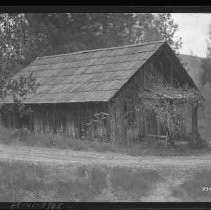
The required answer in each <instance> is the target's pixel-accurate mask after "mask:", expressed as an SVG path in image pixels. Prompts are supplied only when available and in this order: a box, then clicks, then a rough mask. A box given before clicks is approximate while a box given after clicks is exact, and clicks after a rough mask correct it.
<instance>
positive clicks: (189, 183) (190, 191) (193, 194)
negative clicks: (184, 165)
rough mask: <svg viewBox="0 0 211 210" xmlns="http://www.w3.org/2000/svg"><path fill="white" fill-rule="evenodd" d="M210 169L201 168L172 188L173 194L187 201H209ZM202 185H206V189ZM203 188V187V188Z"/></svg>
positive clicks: (210, 186)
mask: <svg viewBox="0 0 211 210" xmlns="http://www.w3.org/2000/svg"><path fill="white" fill-rule="evenodd" d="M210 180H211V171H210V170H202V171H199V172H195V173H194V174H193V176H192V177H191V178H189V179H187V180H186V181H185V182H184V183H182V184H181V185H180V186H179V187H178V188H176V189H173V191H172V192H173V195H174V196H175V197H179V198H181V199H182V200H183V201H189V202H193V201H196V202H210V199H211V181H210ZM204 187H208V188H207V189H206V188H204ZM203 188H204V189H203Z"/></svg>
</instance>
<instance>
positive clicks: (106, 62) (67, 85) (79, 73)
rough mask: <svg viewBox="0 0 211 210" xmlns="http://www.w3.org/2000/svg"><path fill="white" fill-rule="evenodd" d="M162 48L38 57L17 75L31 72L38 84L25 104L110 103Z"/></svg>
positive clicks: (148, 46) (141, 46) (143, 46)
mask: <svg viewBox="0 0 211 210" xmlns="http://www.w3.org/2000/svg"><path fill="white" fill-rule="evenodd" d="M163 44H164V41H160V42H152V43H143V44H138V45H129V46H122V47H113V48H104V49H97V50H90V51H81V52H75V53H68V54H60V55H52V56H44V57H38V58H37V59H36V60H35V61H34V62H32V63H31V64H30V65H29V66H27V67H26V68H25V69H23V70H22V71H21V72H20V73H19V74H23V73H27V72H33V75H34V77H36V78H37V82H39V83H40V86H39V87H38V89H37V91H36V93H34V94H30V95H28V96H27V98H26V100H25V101H24V103H72V102H91V101H93V102H100V101H109V100H110V99H111V98H112V97H113V96H114V95H115V94H116V93H117V91H118V90H120V88H121V87H122V86H123V85H124V84H125V83H126V82H127V81H128V80H129V79H130V78H131V76H132V75H133V74H134V73H135V72H136V71H137V70H138V69H140V68H141V67H142V66H143V64H144V63H145V62H146V61H147V60H148V59H149V58H150V57H151V56H152V55H153V54H154V53H155V52H156V51H157V50H158V49H159V48H160V47H161V45H163ZM19 74H18V75H16V76H15V77H18V76H19Z"/></svg>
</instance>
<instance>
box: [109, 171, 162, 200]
mask: <svg viewBox="0 0 211 210" xmlns="http://www.w3.org/2000/svg"><path fill="white" fill-rule="evenodd" d="M162 180H163V178H162V177H161V176H160V175H159V174H158V172H157V171H155V170H151V169H131V168H125V167H122V168H121V167H116V168H112V170H111V174H110V181H111V185H112V189H113V192H114V195H116V196H117V197H118V198H124V199H128V198H129V199H134V200H141V197H142V196H146V195H147V193H148V192H149V191H150V190H151V189H152V188H153V187H154V184H155V183H156V182H160V181H162Z"/></svg>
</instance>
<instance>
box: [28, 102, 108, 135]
mask: <svg viewBox="0 0 211 210" xmlns="http://www.w3.org/2000/svg"><path fill="white" fill-rule="evenodd" d="M34 110H35V111H34V113H33V117H32V118H33V124H34V125H33V127H34V131H35V132H38V133H45V132H53V133H55V132H62V133H64V132H65V133H68V134H69V135H71V136H72V137H74V138H83V135H84V133H85V129H86V125H87V123H89V122H90V120H91V119H93V118H94V115H95V114H96V113H100V112H108V104H107V103H77V104H42V105H36V106H34Z"/></svg>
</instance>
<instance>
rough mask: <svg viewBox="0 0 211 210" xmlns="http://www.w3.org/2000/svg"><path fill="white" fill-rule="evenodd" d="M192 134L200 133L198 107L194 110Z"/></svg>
mask: <svg viewBox="0 0 211 210" xmlns="http://www.w3.org/2000/svg"><path fill="white" fill-rule="evenodd" d="M192 133H198V106H193V108H192Z"/></svg>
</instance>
